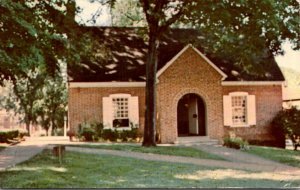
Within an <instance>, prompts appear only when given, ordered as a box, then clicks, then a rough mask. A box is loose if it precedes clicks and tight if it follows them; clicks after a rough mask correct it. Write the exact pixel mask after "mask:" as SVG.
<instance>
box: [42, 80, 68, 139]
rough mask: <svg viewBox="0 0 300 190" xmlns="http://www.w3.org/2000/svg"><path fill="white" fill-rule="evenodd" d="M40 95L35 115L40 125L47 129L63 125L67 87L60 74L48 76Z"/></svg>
mask: <svg viewBox="0 0 300 190" xmlns="http://www.w3.org/2000/svg"><path fill="white" fill-rule="evenodd" d="M41 90H42V92H41V93H42V96H43V98H42V99H41V100H39V106H38V111H37V117H38V120H39V123H40V124H41V126H42V127H43V128H44V129H45V130H46V134H47V136H48V130H49V128H50V126H52V131H53V130H55V129H57V128H61V127H63V126H64V117H65V116H66V107H67V87H66V81H63V78H62V76H61V75H58V74H57V75H56V76H55V77H54V78H53V77H48V78H47V79H46V82H45V85H44V86H43V88H42V89H41Z"/></svg>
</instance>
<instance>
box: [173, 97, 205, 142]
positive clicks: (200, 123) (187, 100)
mask: <svg viewBox="0 0 300 190" xmlns="http://www.w3.org/2000/svg"><path fill="white" fill-rule="evenodd" d="M177 132H178V136H179V137H180V136H205V135H206V109H205V104H204V101H203V99H202V98H201V97H200V96H198V95H197V94H186V95H184V96H183V97H182V98H181V99H180V100H179V101H178V105H177Z"/></svg>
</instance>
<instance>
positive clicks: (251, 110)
mask: <svg viewBox="0 0 300 190" xmlns="http://www.w3.org/2000/svg"><path fill="white" fill-rule="evenodd" d="M247 102H248V103H247V119H248V125H256V103H255V95H248V96H247Z"/></svg>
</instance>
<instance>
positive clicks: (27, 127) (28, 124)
mask: <svg viewBox="0 0 300 190" xmlns="http://www.w3.org/2000/svg"><path fill="white" fill-rule="evenodd" d="M25 124H26V130H27V131H28V136H31V134H30V133H31V131H30V122H28V121H26V122H25Z"/></svg>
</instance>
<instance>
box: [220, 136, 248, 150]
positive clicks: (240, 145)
mask: <svg viewBox="0 0 300 190" xmlns="http://www.w3.org/2000/svg"><path fill="white" fill-rule="evenodd" d="M223 146H226V147H228V148H234V149H247V146H248V142H247V141H244V140H243V139H242V138H239V137H236V138H230V137H226V138H224V143H223Z"/></svg>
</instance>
